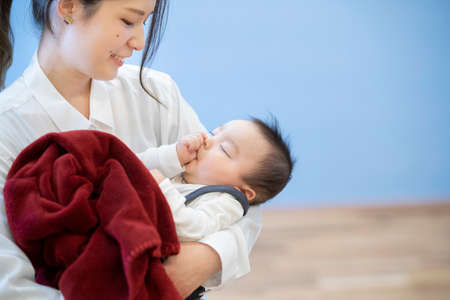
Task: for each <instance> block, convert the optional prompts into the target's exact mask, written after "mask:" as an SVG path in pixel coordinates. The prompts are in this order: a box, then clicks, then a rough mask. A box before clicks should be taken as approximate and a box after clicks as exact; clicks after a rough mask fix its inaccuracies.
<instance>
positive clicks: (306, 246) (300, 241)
mask: <svg viewBox="0 0 450 300" xmlns="http://www.w3.org/2000/svg"><path fill="white" fill-rule="evenodd" d="M263 223H264V228H263V231H262V233H261V236H260V238H259V240H258V242H257V243H256V245H255V247H254V250H253V252H252V254H251V264H252V272H250V274H248V275H246V276H245V277H243V278H241V279H239V280H236V281H234V282H232V283H229V284H228V285H226V286H224V287H222V288H221V289H220V290H217V291H212V292H210V293H209V294H208V295H209V298H208V299H209V300H229V299H230V300H231V299H246V300H253V299H255V300H256V299H258V300H266V299H277V298H280V299H283V300H294V299H295V300H297V299H308V300H316V299H317V300H319V299H333V300H341V299H342V300H344V299H345V300H352V299H358V300H372V299H377V300H378V299H380V300H381V299H383V300H390V299H392V300H394V299H395V300H403V299H405V300H406V299H408V300H416V299H417V300H419V299H433V300H440V299H442V300H444V299H445V300H448V299H450V203H437V204H429V205H397V206H387V207H354V208H328V209H293V210H265V211H264V213H263Z"/></svg>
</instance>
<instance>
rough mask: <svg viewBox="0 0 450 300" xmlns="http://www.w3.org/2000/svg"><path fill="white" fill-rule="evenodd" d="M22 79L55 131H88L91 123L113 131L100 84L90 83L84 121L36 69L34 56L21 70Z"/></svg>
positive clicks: (110, 109) (108, 101)
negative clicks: (46, 114)
mask: <svg viewBox="0 0 450 300" xmlns="http://www.w3.org/2000/svg"><path fill="white" fill-rule="evenodd" d="M23 77H24V80H25V83H26V85H27V86H28V87H29V88H30V90H31V92H32V94H33V96H34V98H35V99H36V100H37V101H38V102H39V103H40V104H41V105H42V107H43V108H44V109H45V110H46V111H47V113H48V114H49V116H50V118H51V119H52V120H53V122H54V123H55V125H56V126H57V127H58V129H59V130H61V131H68V130H77V129H88V128H89V127H90V125H91V121H94V123H95V121H96V122H100V123H103V124H104V125H106V127H108V128H107V129H109V130H111V131H113V129H114V121H113V117H112V108H111V100H110V99H109V97H108V92H107V90H106V86H105V84H104V83H103V82H101V81H97V80H92V86H91V95H90V120H88V119H86V117H85V116H83V115H82V114H81V113H80V112H79V111H78V110H77V109H75V108H74V107H73V106H72V105H70V103H69V102H68V101H67V100H66V99H65V98H64V97H63V96H62V95H61V94H60V93H59V92H58V91H57V90H56V88H55V87H54V86H53V84H52V83H51V82H50V80H49V79H48V78H47V76H46V75H45V73H44V71H43V70H42V68H41V66H40V65H39V62H38V57H37V52H36V53H35V54H34V55H33V58H32V61H31V64H30V65H29V67H28V68H27V69H26V70H25V72H24V74H23Z"/></svg>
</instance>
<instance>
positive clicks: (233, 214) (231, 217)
mask: <svg viewBox="0 0 450 300" xmlns="http://www.w3.org/2000/svg"><path fill="white" fill-rule="evenodd" d="M151 172H152V174H153V177H154V178H155V179H156V180H157V181H159V180H161V179H162V180H161V182H160V184H159V186H160V188H161V190H162V192H163V193H164V195H165V196H166V199H167V201H168V203H169V206H170V208H171V210H172V214H173V217H174V221H175V225H176V229H177V235H178V237H179V239H180V240H181V241H196V240H199V239H201V238H203V237H205V236H207V235H208V234H211V233H213V232H217V231H220V230H223V229H225V228H228V227H229V226H230V225H231V224H233V223H235V222H236V221H238V220H239V219H240V218H241V217H242V215H243V213H244V210H243V208H242V206H241V204H240V203H239V202H238V201H236V199H234V197H233V196H231V195H229V194H226V193H208V194H206V195H203V196H200V197H206V198H208V199H204V201H202V202H201V203H199V205H198V206H197V207H196V208H192V207H187V206H185V205H184V202H185V201H186V198H185V197H184V196H183V195H182V194H181V193H180V192H178V190H177V189H176V188H175V187H174V185H173V184H172V183H171V181H170V180H169V179H167V178H165V179H164V178H163V176H162V174H161V173H160V172H158V171H157V170H152V171H151ZM200 201H201V200H200Z"/></svg>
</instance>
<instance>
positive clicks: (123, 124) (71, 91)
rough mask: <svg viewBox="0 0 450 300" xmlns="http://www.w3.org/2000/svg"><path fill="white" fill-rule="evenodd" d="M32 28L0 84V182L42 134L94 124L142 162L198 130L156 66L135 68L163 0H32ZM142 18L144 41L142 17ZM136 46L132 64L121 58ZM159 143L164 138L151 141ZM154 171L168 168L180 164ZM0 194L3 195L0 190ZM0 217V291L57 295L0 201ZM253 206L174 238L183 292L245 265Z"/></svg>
mask: <svg viewBox="0 0 450 300" xmlns="http://www.w3.org/2000/svg"><path fill="white" fill-rule="evenodd" d="M11 1H12V0H2V3H1V6H0V8H1V11H0V26H1V28H0V64H1V65H0V84H2V83H3V79H4V75H5V73H6V70H7V68H8V66H9V65H10V63H11V58H12V50H11V49H12V47H11V44H10V40H9V37H10V33H11V29H10V25H9V12H10V8H11ZM32 2H33V6H32V7H33V16H34V18H35V21H36V24H38V25H39V26H40V27H41V30H42V36H41V40H40V43H39V47H38V49H37V52H36V54H35V55H34V57H33V59H32V61H31V63H30V65H29V67H28V68H27V70H25V72H24V73H23V75H22V76H21V77H20V78H18V79H17V80H16V81H15V82H14V83H13V84H12V85H11V86H9V87H8V88H6V89H5V90H3V91H2V92H1V93H0V189H1V190H3V185H4V183H5V178H6V175H7V172H8V169H9V167H10V165H11V163H12V162H13V160H14V159H15V157H16V156H17V154H18V153H19V152H20V151H21V150H22V149H23V148H24V147H25V146H27V145H28V144H30V143H31V142H32V141H34V140H35V139H37V138H38V137H40V136H42V135H43V134H45V133H48V132H52V131H66V130H75V129H94V130H102V131H106V132H109V133H112V134H114V135H116V136H117V137H119V138H120V139H121V140H122V141H124V142H125V143H127V145H128V146H129V147H130V148H131V149H132V150H133V151H135V152H136V153H138V155H139V157H140V158H141V159H142V161H143V162H144V163H145V164H146V165H147V166H148V167H149V168H160V164H159V162H160V161H173V162H176V161H177V159H173V157H176V149H175V144H174V143H175V142H176V141H177V140H178V139H179V138H180V137H181V136H184V135H186V134H189V133H192V132H197V131H199V130H204V127H203V126H202V124H201V123H200V121H199V119H198V117H197V115H196V114H195V112H194V111H193V110H192V108H191V107H190V106H189V105H188V104H187V103H186V102H185V100H184V99H183V98H182V96H181V95H180V92H179V90H178V88H177V86H176V84H175V83H174V82H173V81H172V80H171V78H170V77H169V76H168V75H166V74H163V73H159V72H157V71H153V70H149V69H145V68H143V65H144V63H145V62H148V61H149V60H150V59H151V57H152V55H153V54H154V53H155V51H156V49H157V46H158V42H159V39H160V36H161V32H162V27H163V24H164V20H165V7H166V1H165V0H115V1H109V0H108V1H102V0H33V1H32ZM146 21H148V22H151V26H150V31H149V33H148V35H147V40H145V33H144V23H145V22H146ZM142 49H144V55H143V60H142V64H141V67H140V68H139V67H135V66H129V65H123V60H124V59H125V58H127V57H129V56H131V54H132V53H133V51H135V50H142ZM161 145H167V146H164V147H159V148H158V149H156V148H155V147H158V146H161ZM181 170H182V167H181V166H179V165H176V164H175V165H173V166H169V167H166V169H165V170H162V171H163V172H164V173H165V175H166V176H168V177H170V176H173V175H175V174H177V173H179V172H181ZM0 199H1V202H3V194H1V195H0ZM0 213H1V222H0V265H1V266H2V267H1V268H0V298H1V299H5V300H6V299H30V300H38V299H59V298H62V295H61V294H60V293H59V291H57V290H54V289H51V288H48V287H45V286H40V285H38V284H36V283H34V271H33V268H32V265H31V263H30V262H29V260H28V259H27V258H26V257H25V255H24V254H23V252H22V251H21V250H20V249H19V248H18V247H17V246H16V245H15V244H14V241H13V240H12V239H11V234H10V232H9V228H8V224H7V221H6V217H5V211H4V207H3V205H1V210H0ZM260 216H261V211H260V208H259V207H252V208H251V209H250V211H249V213H248V214H247V216H246V217H245V218H243V219H242V220H241V221H240V222H239V223H237V224H236V225H233V226H232V227H230V228H229V229H228V230H224V231H221V232H218V233H215V234H212V235H209V236H207V237H206V238H204V239H203V240H201V241H200V242H192V243H183V244H182V247H181V252H180V254H179V255H177V256H172V257H170V258H169V259H168V260H167V262H166V263H165V267H166V271H167V273H168V274H169V276H170V277H171V279H172V280H173V281H174V283H175V285H176V287H177V288H178V289H179V291H180V292H181V294H182V295H183V296H187V295H189V294H190V293H191V292H192V291H193V290H194V289H195V288H196V287H197V286H199V285H200V284H202V283H204V282H205V281H206V280H208V278H209V280H208V282H209V285H211V286H217V285H220V284H223V283H224V282H226V281H228V280H230V279H233V278H237V277H239V276H242V275H243V274H245V273H247V272H248V271H249V262H248V252H249V250H250V249H251V247H252V246H253V244H254V242H255V240H256V238H257V236H258V234H259V231H260V228H261V222H260Z"/></svg>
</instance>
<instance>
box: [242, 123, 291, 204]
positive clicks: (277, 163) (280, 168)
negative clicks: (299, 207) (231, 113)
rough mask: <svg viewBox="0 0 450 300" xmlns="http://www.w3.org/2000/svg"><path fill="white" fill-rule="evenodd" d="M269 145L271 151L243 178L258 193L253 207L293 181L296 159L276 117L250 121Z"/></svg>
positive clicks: (273, 195)
mask: <svg viewBox="0 0 450 300" xmlns="http://www.w3.org/2000/svg"><path fill="white" fill-rule="evenodd" d="M250 120H251V121H252V122H253V123H254V124H255V125H256V126H257V128H258V129H259V131H260V133H261V134H262V136H263V138H264V139H265V140H266V141H267V142H268V143H269V145H270V150H269V152H268V153H267V154H265V155H264V158H263V159H262V160H261V161H260V162H259V163H258V166H257V167H256V168H255V169H254V170H253V171H252V172H250V174H247V175H245V176H244V177H243V180H244V181H245V182H246V183H247V184H248V185H249V186H250V187H252V188H253V189H254V190H255V192H256V197H255V198H254V199H253V201H251V205H256V204H260V203H264V202H266V201H267V200H269V199H271V198H273V197H275V196H276V195H277V194H278V193H279V192H281V190H283V188H284V187H285V186H286V184H287V183H288V182H289V180H290V179H291V174H292V169H293V168H294V164H295V159H294V158H293V157H292V155H291V149H290V145H289V142H288V140H287V139H286V138H284V137H283V135H282V133H281V130H280V126H279V122H278V120H277V119H276V118H275V117H274V116H271V118H270V119H269V120H268V121H262V120H260V119H258V118H254V117H252V118H251V119H250Z"/></svg>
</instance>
